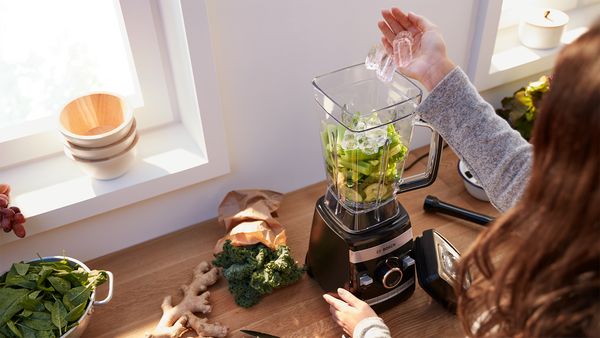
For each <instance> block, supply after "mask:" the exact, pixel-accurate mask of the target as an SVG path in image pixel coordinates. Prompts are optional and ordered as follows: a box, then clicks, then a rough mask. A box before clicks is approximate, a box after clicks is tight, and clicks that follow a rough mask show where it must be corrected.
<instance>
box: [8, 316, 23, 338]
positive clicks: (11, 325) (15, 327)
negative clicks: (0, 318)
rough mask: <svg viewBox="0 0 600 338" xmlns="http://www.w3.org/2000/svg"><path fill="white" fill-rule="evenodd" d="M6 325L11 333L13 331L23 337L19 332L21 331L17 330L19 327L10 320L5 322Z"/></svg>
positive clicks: (20, 337)
mask: <svg viewBox="0 0 600 338" xmlns="http://www.w3.org/2000/svg"><path fill="white" fill-rule="evenodd" d="M6 326H8V328H9V329H10V330H11V331H12V333H14V334H15V335H16V336H17V337H19V338H23V334H22V333H21V331H19V329H18V328H17V326H16V325H15V323H14V322H13V321H12V320H9V321H8V322H6Z"/></svg>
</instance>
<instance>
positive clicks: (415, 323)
mask: <svg viewBox="0 0 600 338" xmlns="http://www.w3.org/2000/svg"><path fill="white" fill-rule="evenodd" d="M424 151H426V149H418V150H416V151H414V152H413V153H411V155H410V158H409V160H408V162H409V163H410V162H412V160H413V159H414V158H416V156H418V155H419V154H421V153H423V152H424ZM457 162H458V159H457V158H456V156H455V155H454V153H453V152H452V151H451V150H450V149H449V148H447V149H445V150H444V154H443V158H442V163H441V165H440V171H439V175H438V178H437V180H436V182H435V183H434V184H433V185H431V186H430V187H427V188H425V189H420V190H416V191H412V192H408V193H404V194H402V195H399V196H398V200H399V201H400V203H402V205H403V206H404V207H405V208H406V210H407V211H408V213H409V214H410V217H411V221H412V225H413V233H414V235H415V236H416V235H420V234H421V232H422V231H423V230H425V229H429V228H435V229H436V230H438V231H439V232H440V233H442V234H443V235H444V236H445V237H446V238H447V239H448V240H450V241H451V242H452V243H453V244H454V246H455V247H456V248H457V249H458V250H459V251H461V252H462V251H464V250H466V248H467V247H468V246H469V244H470V243H472V242H473V240H474V239H475V237H476V236H477V234H478V233H479V231H480V229H481V227H480V226H478V225H475V224H472V223H469V222H465V221H461V220H458V219H455V218H450V217H447V216H443V215H436V214H426V213H424V211H423V207H422V205H423V200H424V199H425V196H426V195H429V194H431V195H435V196H437V197H438V198H440V199H441V200H443V201H446V202H449V203H452V204H456V205H459V206H462V207H464V208H467V209H471V210H475V211H478V212H481V213H484V214H488V215H492V216H497V215H498V212H497V211H496V210H495V209H494V208H493V207H492V206H491V205H490V204H489V203H486V202H481V201H478V200H476V199H474V198H473V197H471V196H470V195H469V194H468V193H467V192H466V190H465V188H464V186H463V182H462V180H461V178H460V177H459V175H458V172H457ZM424 165H425V160H422V161H420V162H419V163H417V164H416V165H415V166H414V168H412V169H411V170H410V171H408V172H407V173H406V174H407V175H411V174H412V173H416V172H419V171H422V170H423V168H424ZM324 191H325V183H324V182H321V183H317V184H314V185H310V186H307V187H305V188H303V189H300V190H297V191H294V192H290V193H288V194H286V195H285V197H284V199H283V202H282V205H281V208H280V209H279V210H278V217H279V220H280V221H281V223H282V224H283V225H284V226H285V227H286V232H287V238H288V245H289V246H290V248H291V250H292V254H293V255H294V257H295V258H296V260H297V261H299V262H304V256H305V254H306V251H307V249H308V240H309V236H310V227H311V220H312V216H313V211H314V206H315V202H316V200H317V199H318V197H320V196H321V195H322V194H323V193H324ZM198 203H202V201H198ZM223 235H224V229H223V226H222V225H220V224H219V223H218V222H217V220H216V219H213V220H209V221H206V222H203V223H200V224H196V225H193V226H190V227H188V228H186V229H183V230H181V231H178V232H175V233H172V234H169V235H167V236H163V237H160V238H157V239H154V240H152V241H148V242H146V243H142V244H140V245H136V246H134V247H131V248H128V249H125V250H122V251H119V252H116V253H113V254H110V255H107V256H104V257H101V258H98V259H95V260H92V261H89V262H87V264H88V266H90V268H92V269H105V270H109V271H112V272H113V273H114V275H115V286H114V290H115V291H114V296H113V299H112V301H111V302H110V303H108V304H107V305H104V306H97V307H96V308H95V311H94V314H93V316H92V318H91V321H90V325H89V327H88V329H87V330H86V332H85V334H84V335H83V337H84V338H88V337H143V336H144V333H145V332H149V331H151V330H152V328H153V327H154V326H155V325H156V323H157V322H158V321H159V319H160V317H161V315H162V311H161V308H160V304H161V302H162V300H163V298H164V297H165V296H167V295H172V296H173V297H174V301H175V302H177V301H179V300H180V299H181V294H180V292H179V287H180V285H182V284H188V283H189V282H190V281H191V275H192V269H193V268H194V267H195V266H196V265H197V264H198V263H199V262H200V261H202V260H207V261H210V260H211V259H212V257H213V256H212V250H213V246H214V244H215V242H216V241H217V239H219V238H220V237H222V236H223ZM105 288H106V287H105V286H102V287H101V288H100V289H99V290H98V297H97V299H102V298H104V294H105V291H106V290H105ZM209 290H210V292H211V296H210V302H211V304H212V305H213V311H212V313H210V314H209V315H208V318H209V320H210V321H211V322H220V323H222V324H225V325H227V326H228V327H229V329H230V335H229V336H230V337H243V336H244V334H242V333H241V332H240V331H239V329H243V328H247V329H252V330H257V331H262V332H266V333H270V334H274V335H278V336H286V337H340V336H341V335H342V330H341V329H340V328H339V327H337V325H336V324H335V323H334V322H333V321H332V319H331V316H330V314H329V307H328V305H327V304H326V303H325V301H323V299H322V298H321V295H322V293H323V292H322V290H321V289H320V287H319V285H318V284H317V283H316V282H315V281H313V280H312V279H310V278H309V277H308V276H306V275H305V276H304V277H303V278H302V279H301V280H300V281H299V282H298V283H296V284H294V285H292V286H289V287H286V288H283V289H279V290H276V291H275V292H274V293H273V294H271V295H268V296H266V297H264V298H263V299H262V301H261V302H260V303H259V304H258V305H256V306H254V307H252V308H250V309H244V308H241V307H238V306H237V305H235V303H234V301H233V298H232V297H231V295H230V293H229V291H228V290H227V282H226V281H225V280H224V279H223V278H221V279H220V280H219V281H218V282H217V284H215V285H213V286H212V287H210V289H209ZM381 316H382V317H383V319H384V320H385V322H386V323H387V324H388V325H389V326H390V329H391V331H392V334H393V336H394V337H430V336H437V337H451V336H464V335H463V334H462V333H461V328H460V325H459V323H458V321H457V320H456V317H455V316H454V315H451V314H449V313H448V312H446V311H445V310H444V309H443V308H442V307H441V306H439V305H438V304H437V303H435V302H433V301H432V300H431V298H430V297H429V296H428V295H427V294H426V293H425V292H424V291H423V290H422V289H421V288H420V287H419V286H418V285H417V289H416V291H415V293H414V295H413V296H412V297H411V298H410V299H408V300H407V301H405V302H403V303H401V304H399V305H397V306H395V307H394V308H392V309H390V310H387V311H385V312H383V313H382V314H381Z"/></svg>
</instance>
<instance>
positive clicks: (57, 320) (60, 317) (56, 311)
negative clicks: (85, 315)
mask: <svg viewBox="0 0 600 338" xmlns="http://www.w3.org/2000/svg"><path fill="white" fill-rule="evenodd" d="M50 314H51V315H52V323H53V324H54V325H55V326H56V327H57V328H58V332H59V333H60V335H61V336H62V334H63V328H64V327H65V326H67V320H66V319H65V318H66V317H67V310H66V309H65V306H64V305H63V303H62V302H61V301H60V300H56V301H55V302H54V306H53V307H52V311H50Z"/></svg>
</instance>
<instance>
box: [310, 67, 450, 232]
mask: <svg viewBox="0 0 600 338" xmlns="http://www.w3.org/2000/svg"><path fill="white" fill-rule="evenodd" d="M313 87H314V90H315V99H316V101H317V103H318V104H319V113H320V114H321V115H322V116H323V117H322V119H321V141H322V147H323V158H324V162H325V170H326V172H327V192H326V194H325V204H326V205H327V206H328V207H329V208H330V209H331V211H332V213H333V214H334V215H335V216H336V217H337V218H339V219H340V221H341V223H342V225H343V226H344V227H345V228H346V230H348V231H350V232H357V231H361V230H365V229H368V228H370V227H373V226H376V225H377V224H378V223H381V222H383V221H384V220H385V219H387V218H389V217H393V216H394V215H395V214H396V213H397V212H398V207H397V203H390V202H391V201H394V200H395V196H396V194H398V193H400V192H404V191H408V190H413V189H418V188H421V187H424V186H427V185H429V184H431V183H432V182H433V180H434V179H435V177H436V175H437V168H438V165H439V160H440V154H441V142H442V140H441V138H440V137H439V135H438V134H437V133H436V132H435V131H434V130H433V129H432V128H431V127H430V126H429V125H428V124H426V123H423V122H421V121H420V119H419V117H418V116H417V114H416V112H415V108H416V106H417V104H418V103H419V102H420V100H421V96H422V92H421V89H420V88H419V87H417V86H416V85H415V84H414V83H413V82H412V81H411V80H409V79H408V78H406V77H404V76H403V75H401V74H400V73H398V72H395V73H394V75H393V78H392V80H391V81H390V82H383V81H381V80H379V79H378V78H377V75H376V72H374V71H372V70H369V69H366V68H365V65H364V64H362V63H361V64H358V65H354V66H350V67H347V68H343V69H340V70H337V71H334V72H331V73H328V74H325V75H322V76H318V77H316V78H315V79H314V80H313ZM414 126H424V127H427V128H429V129H431V131H432V136H431V142H430V153H429V154H430V155H429V161H428V165H427V170H426V171H425V172H423V173H420V174H418V175H414V176H411V177H408V178H403V177H402V172H403V168H404V162H405V159H406V157H407V155H408V147H409V145H410V141H411V137H412V133H413V128H414ZM360 214H368V215H366V216H365V215H363V217H360ZM357 215H358V217H357Z"/></svg>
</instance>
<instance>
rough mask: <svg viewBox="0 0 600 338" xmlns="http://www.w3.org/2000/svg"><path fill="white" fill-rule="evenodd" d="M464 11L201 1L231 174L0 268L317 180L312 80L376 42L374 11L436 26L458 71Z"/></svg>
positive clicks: (168, 228)
mask: <svg viewBox="0 0 600 338" xmlns="http://www.w3.org/2000/svg"><path fill="white" fill-rule="evenodd" d="M474 4H475V1H474V0H456V1H440V0H437V1H434V0H421V1H408V0H406V1H377V2H373V1H364V0H329V1H319V0H310V1H290V0H288V1H282V0H261V1H258V0H256V1H233V0H212V1H207V6H208V12H209V15H210V20H209V21H210V22H209V23H210V29H211V36H212V43H213V46H212V47H213V52H214V56H215V60H216V67H217V75H218V78H219V85H220V94H221V99H222V102H223V113H224V120H225V125H226V132H227V139H228V144H229V147H230V149H229V156H230V160H231V170H232V172H231V173H230V174H229V175H226V176H223V177H220V178H218V179H214V180H211V181H208V182H204V183H200V184H197V185H194V186H190V187H187V188H185V189H181V190H179V191H175V192H172V193H168V194H164V195H161V196H159V197H156V198H153V199H150V200H147V201H144V202H141V203H137V204H134V205H131V206H128V207H125V208H122V209H119V210H115V211H112V212H109V213H106V214H103V215H99V216H95V217H92V218H89V219H86V220H83V221H80V222H76V223H74V224H70V225H67V226H64V227H61V228H58V229H56V230H53V231H49V232H45V233H41V234H39V235H36V236H31V237H28V238H25V239H23V240H19V241H15V242H12V243H9V244H7V245H4V246H2V247H0V267H1V266H2V265H3V263H7V262H11V261H15V260H18V259H24V258H27V257H32V256H34V255H35V253H36V252H39V253H40V254H42V255H51V254H57V253H58V254H60V253H61V252H62V250H63V249H64V250H65V251H66V253H67V254H68V255H70V256H74V257H78V258H80V259H82V260H88V259H91V258H94V257H97V256H100V255H103V254H107V253H110V252H113V251H116V250H119V249H121V248H124V247H127V246H130V245H133V244H136V243H139V242H142V241H145V240H147V239H150V238H153V237H156V236H160V235H162V234H165V233H169V232H172V231H175V230H177V229H180V228H183V227H186V226H189V225H191V224H195V223H197V222H200V221H203V220H206V219H209V218H212V217H215V216H216V213H217V205H218V203H219V202H220V200H221V199H222V197H223V196H224V195H225V194H226V193H227V192H228V191H229V190H232V189H242V188H266V189H273V190H278V191H281V192H289V191H292V190H295V189H298V188H301V187H303V186H306V185H308V184H311V183H314V182H317V181H320V180H323V179H324V177H325V174H324V170H323V167H322V163H321V157H320V154H321V153H320V148H319V136H318V128H319V123H318V121H319V116H318V115H317V114H316V107H315V106H316V104H315V103H314V100H313V94H312V89H311V84H310V81H311V80H312V78H313V77H314V76H315V75H319V74H323V73H325V72H328V71H331V70H335V69H338V68H341V67H344V66H347V65H351V64H355V63H358V62H361V61H362V60H364V56H365V53H366V52H367V51H368V49H369V47H370V46H371V45H372V44H374V43H376V42H378V41H379V32H378V29H377V26H376V23H377V21H378V20H379V18H380V10H381V9H382V8H389V7H391V6H400V7H401V8H404V9H408V10H412V11H415V12H417V13H421V14H423V15H425V16H427V17H429V18H430V19H431V20H432V21H433V22H435V23H437V24H438V25H439V26H440V29H441V31H442V32H443V34H444V36H445V38H446V42H447V45H448V52H449V54H450V56H451V58H452V59H453V60H454V61H455V62H456V63H457V64H458V65H460V66H462V67H465V66H466V64H467V62H468V59H469V57H470V46H469V43H470V40H471V34H472V33H471V32H472V28H471V26H472V22H474V20H473V15H474V14H473V13H474ZM421 144H423V143H422V141H421ZM308 227H309V225H308V224H307V231H309V228H308Z"/></svg>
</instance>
